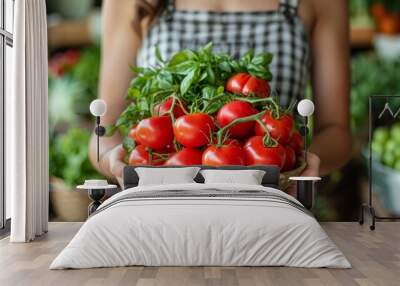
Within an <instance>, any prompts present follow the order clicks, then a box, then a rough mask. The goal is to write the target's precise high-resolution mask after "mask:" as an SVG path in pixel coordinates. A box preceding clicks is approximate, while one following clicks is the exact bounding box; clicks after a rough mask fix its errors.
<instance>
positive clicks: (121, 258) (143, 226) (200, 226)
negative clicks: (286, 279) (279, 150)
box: [50, 184, 350, 269]
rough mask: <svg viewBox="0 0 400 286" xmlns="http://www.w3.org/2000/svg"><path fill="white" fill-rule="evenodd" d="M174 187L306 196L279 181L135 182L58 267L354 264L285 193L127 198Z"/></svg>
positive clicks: (85, 229) (92, 221) (104, 208)
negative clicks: (288, 189) (285, 189)
mask: <svg viewBox="0 0 400 286" xmlns="http://www.w3.org/2000/svg"><path fill="white" fill-rule="evenodd" d="M168 190H180V191H185V190H187V191H192V192H193V191H198V192H204V193H207V192H208V191H209V190H213V191H222V192H223V191H246V190H252V191H256V190H257V191H263V192H266V193H268V194H271V195H272V196H273V197H275V198H279V197H280V198H282V201H284V200H286V201H291V202H293V203H294V204H300V203H299V202H297V201H296V200H295V199H293V198H292V197H290V196H288V195H286V194H285V193H283V192H281V191H279V190H277V189H273V188H267V187H262V186H254V185H231V184H181V185H164V186H146V187H143V186H142V187H136V188H131V189H128V190H125V191H123V192H121V193H119V194H117V195H115V196H113V197H111V198H110V199H108V200H107V201H105V202H104V203H103V204H102V205H101V206H100V208H99V211H98V213H97V214H95V215H94V216H92V217H90V218H89V219H88V220H87V221H86V222H85V224H83V226H82V227H81V229H80V230H79V232H78V233H77V234H76V235H75V237H74V238H73V239H72V241H71V242H70V243H69V244H68V246H67V247H66V248H65V249H64V250H63V251H62V252H61V253H60V254H59V255H58V256H57V258H56V259H55V260H54V261H53V263H52V264H51V265H50V269H63V268H91V267H113V266H127V265H145V266H194V265H198V266H200V265H202V266H206V265H209V266H210V265H214V266H242V265H243V266H244V265H246V266H294V267H333V268H349V267H350V263H349V262H348V261H347V259H346V258H345V257H344V255H343V254H342V252H341V251H340V250H338V248H337V247H336V245H335V244H334V243H333V242H332V241H331V240H330V239H329V237H328V236H327V234H326V233H325V232H324V230H323V229H322V228H321V226H320V225H319V224H318V222H317V221H316V220H315V218H314V217H313V216H311V215H309V214H307V212H304V211H302V210H301V209H300V208H298V207H295V205H294V204H293V205H291V204H287V203H282V201H280V200H279V199H273V198H272V199H263V198H252V197H250V196H249V197H248V198H247V197H243V196H242V197H240V198H237V197H235V196H232V197H190V196H189V197H188V196H185V197H179V196H178V197H171V198H142V199H133V200H129V199H128V200H123V199H122V198H124V197H126V198H129V196H130V195H132V194H133V195H135V194H137V192H146V191H153V192H154V191H159V192H165V191H168Z"/></svg>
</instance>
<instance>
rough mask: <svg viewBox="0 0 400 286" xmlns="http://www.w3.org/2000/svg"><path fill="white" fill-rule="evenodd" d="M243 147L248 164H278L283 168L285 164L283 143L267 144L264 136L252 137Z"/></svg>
mask: <svg viewBox="0 0 400 286" xmlns="http://www.w3.org/2000/svg"><path fill="white" fill-rule="evenodd" d="M243 149H244V152H245V156H246V163H247V165H276V166H279V168H282V167H283V166H284V164H285V159H286V151H285V148H284V147H283V146H282V145H281V144H278V145H277V146H274V147H268V146H265V145H264V138H263V136H253V137H251V138H250V139H249V140H248V141H247V142H246V144H245V145H244V147H243Z"/></svg>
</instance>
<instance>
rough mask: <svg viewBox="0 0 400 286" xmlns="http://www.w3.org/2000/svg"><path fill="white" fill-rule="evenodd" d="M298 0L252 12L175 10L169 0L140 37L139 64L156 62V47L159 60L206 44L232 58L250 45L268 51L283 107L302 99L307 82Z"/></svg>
mask: <svg viewBox="0 0 400 286" xmlns="http://www.w3.org/2000/svg"><path fill="white" fill-rule="evenodd" d="M298 1H299V0H280V4H279V9H278V10H274V11H254V12H213V11H186V10H176V9H175V7H174V3H173V1H170V2H169V4H168V6H167V9H166V11H165V12H164V14H163V15H162V16H161V17H160V19H159V20H158V22H157V23H156V24H154V26H152V28H151V29H150V30H149V32H148V34H147V36H146V37H145V38H144V39H143V43H142V47H141V49H140V50H139V53H138V56H137V65H138V66H152V65H153V66H154V65H156V63H157V60H156V58H155V56H154V47H155V46H156V45H158V46H159V49H160V52H161V55H162V56H163V58H169V57H171V56H172V55H173V54H174V53H175V52H177V51H179V50H182V49H185V48H190V49H197V48H198V47H200V46H203V45H205V44H207V43H209V42H212V43H213V46H214V51H215V52H224V53H229V54H231V55H234V56H236V57H239V56H242V55H243V54H245V53H246V52H247V51H248V49H249V48H253V50H254V52H255V54H257V53H260V52H265V51H267V52H270V53H272V54H273V55H274V58H273V61H272V63H271V65H270V68H271V72H272V74H273V80H272V82H271V85H272V88H273V90H275V91H276V92H277V93H278V95H279V96H280V102H281V104H282V105H283V106H288V105H289V104H290V103H291V101H293V100H299V99H302V98H303V96H304V92H305V87H306V84H307V81H308V73H309V58H310V56H309V53H310V51H309V46H308V40H307V35H306V31H305V28H304V26H303V23H302V20H301V19H300V17H299V16H298V15H297V7H298Z"/></svg>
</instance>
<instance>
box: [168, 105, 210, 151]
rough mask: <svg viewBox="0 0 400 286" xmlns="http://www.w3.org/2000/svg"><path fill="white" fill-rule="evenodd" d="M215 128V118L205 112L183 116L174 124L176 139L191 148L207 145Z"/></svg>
mask: <svg viewBox="0 0 400 286" xmlns="http://www.w3.org/2000/svg"><path fill="white" fill-rule="evenodd" d="M214 130H215V124H214V121H213V118H212V117H211V116H209V115H208V114H205V113H193V114H187V115H184V116H181V117H179V118H178V119H177V120H176V121H175V124H174V134H175V139H176V141H178V142H179V143H181V144H182V145H183V146H185V147H190V148H196V147H200V146H204V145H207V143H208V142H209V141H210V138H211V135H212V132H213V131H214Z"/></svg>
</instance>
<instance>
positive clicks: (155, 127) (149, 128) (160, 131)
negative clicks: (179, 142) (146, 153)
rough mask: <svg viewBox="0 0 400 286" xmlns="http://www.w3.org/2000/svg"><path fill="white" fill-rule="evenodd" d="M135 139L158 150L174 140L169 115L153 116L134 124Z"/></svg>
mask: <svg viewBox="0 0 400 286" xmlns="http://www.w3.org/2000/svg"><path fill="white" fill-rule="evenodd" d="M136 139H137V141H138V142H139V143H140V144H143V145H145V146H148V147H150V148H151V149H155V150H160V149H164V148H166V146H168V145H171V144H172V141H173V140H174V133H173V130H172V121H171V117H170V116H153V117H150V118H146V119H143V120H142V121H140V122H139V124H138V125H137V126H136Z"/></svg>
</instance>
